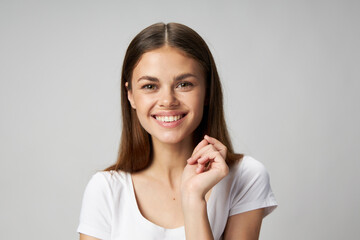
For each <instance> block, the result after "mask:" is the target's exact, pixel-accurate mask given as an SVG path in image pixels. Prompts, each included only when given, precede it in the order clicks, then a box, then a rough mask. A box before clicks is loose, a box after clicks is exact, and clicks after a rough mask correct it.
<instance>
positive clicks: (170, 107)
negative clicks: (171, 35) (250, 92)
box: [128, 46, 205, 143]
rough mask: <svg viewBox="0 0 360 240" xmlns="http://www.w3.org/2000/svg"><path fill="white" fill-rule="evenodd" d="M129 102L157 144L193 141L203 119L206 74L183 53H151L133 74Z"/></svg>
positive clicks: (171, 50) (167, 49)
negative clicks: (193, 134) (193, 136)
mask: <svg viewBox="0 0 360 240" xmlns="http://www.w3.org/2000/svg"><path fill="white" fill-rule="evenodd" d="M128 99H129V101H130V103H131V106H132V107H133V108H134V109H136V113H137V116H138V119H139V121H140V123H141V125H142V126H143V128H144V129H145V130H146V131H147V132H148V133H149V134H150V135H151V136H152V138H153V140H154V141H160V142H163V143H179V142H181V141H183V140H190V139H191V138H192V133H193V131H194V130H195V129H196V128H197V126H198V125H199V124H200V122H201V119H202V116H203V108H204V100H205V77H204V71H203V69H202V67H201V65H200V64H199V63H198V62H197V61H196V60H194V59H192V58H190V57H187V56H186V55H185V53H184V52H183V51H181V50H178V49H176V48H173V47H169V46H164V47H161V48H159V49H155V50H152V51H150V52H147V53H145V54H143V55H142V57H141V58H140V61H139V63H138V64H137V65H136V67H135V69H134V71H133V74H132V86H131V90H129V91H128Z"/></svg>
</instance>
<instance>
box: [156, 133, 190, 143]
mask: <svg viewBox="0 0 360 240" xmlns="http://www.w3.org/2000/svg"><path fill="white" fill-rule="evenodd" d="M154 138H155V139H156V141H158V142H159V143H161V144H171V145H172V144H179V143H181V142H183V141H184V139H185V137H184V136H179V135H172V134H169V135H163V136H155V137H153V141H154V140H155V139H154Z"/></svg>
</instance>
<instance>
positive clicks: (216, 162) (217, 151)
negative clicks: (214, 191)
mask: <svg viewBox="0 0 360 240" xmlns="http://www.w3.org/2000/svg"><path fill="white" fill-rule="evenodd" d="M226 153H227V149H226V147H225V146H224V145H223V144H222V143H221V142H220V141H218V140H217V139H215V138H212V137H209V136H205V137H204V139H203V140H202V141H201V142H200V143H199V144H198V145H197V146H196V148H195V149H194V151H193V154H192V156H191V157H190V158H189V159H188V160H187V165H186V166H185V169H184V172H183V175H182V185H181V191H182V194H185V195H186V196H192V197H200V198H201V199H204V198H205V194H206V193H207V192H208V191H209V190H210V189H211V188H212V187H213V186H215V184H217V183H218V182H219V181H220V180H221V179H223V178H224V177H225V176H226V175H227V174H228V172H229V167H228V166H227V164H226V162H225V159H226Z"/></svg>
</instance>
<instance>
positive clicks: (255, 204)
mask: <svg viewBox="0 0 360 240" xmlns="http://www.w3.org/2000/svg"><path fill="white" fill-rule="evenodd" d="M235 168H236V169H234V170H235V176H234V181H233V185H232V189H231V202H230V213H229V215H230V216H232V215H235V214H239V213H243V212H247V211H251V210H255V209H260V208H264V209H265V213H264V217H265V216H267V215H268V214H270V213H271V212H272V211H273V210H274V209H275V208H276V207H277V202H276V199H275V196H274V194H273V192H272V190H271V186H270V177H269V173H268V172H267V170H266V168H265V166H264V165H263V164H262V163H260V162H259V161H257V160H255V159H253V158H251V157H248V156H245V157H244V158H243V159H242V160H241V161H240V163H239V164H238V165H237V166H235Z"/></svg>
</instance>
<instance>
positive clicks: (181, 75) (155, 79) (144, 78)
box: [137, 73, 198, 82]
mask: <svg viewBox="0 0 360 240" xmlns="http://www.w3.org/2000/svg"><path fill="white" fill-rule="evenodd" d="M188 77H194V78H196V79H197V78H198V77H197V76H196V75H194V74H191V73H183V74H180V75H178V76H176V77H175V78H174V81H176V82H177V81H181V80H184V79H185V78H188ZM141 80H148V81H151V82H159V79H158V78H156V77H152V76H147V75H145V76H142V77H140V78H139V79H138V80H137V81H138V82H139V81H141Z"/></svg>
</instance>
